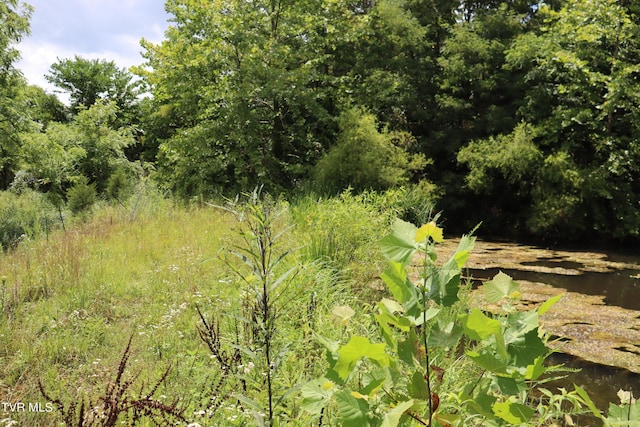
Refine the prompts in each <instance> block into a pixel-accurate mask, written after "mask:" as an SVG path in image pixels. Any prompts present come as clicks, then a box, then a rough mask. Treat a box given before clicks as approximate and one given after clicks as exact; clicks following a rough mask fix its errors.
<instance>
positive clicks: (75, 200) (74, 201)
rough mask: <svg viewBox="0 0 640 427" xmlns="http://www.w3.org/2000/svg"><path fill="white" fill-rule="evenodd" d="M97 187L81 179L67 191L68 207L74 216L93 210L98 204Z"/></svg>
mask: <svg viewBox="0 0 640 427" xmlns="http://www.w3.org/2000/svg"><path fill="white" fill-rule="evenodd" d="M96 195H97V193H96V187H95V185H94V184H89V183H88V182H87V180H86V178H84V179H79V180H78V181H77V182H76V183H75V184H74V185H73V186H72V187H71V188H69V190H67V205H68V206H69V210H71V212H72V213H74V214H79V213H83V212H86V211H88V210H89V209H91V207H92V206H93V204H94V203H95V202H96V200H97V197H96Z"/></svg>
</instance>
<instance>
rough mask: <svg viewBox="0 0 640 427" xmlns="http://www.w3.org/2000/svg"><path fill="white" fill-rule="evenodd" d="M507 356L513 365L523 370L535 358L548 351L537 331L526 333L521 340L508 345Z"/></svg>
mask: <svg viewBox="0 0 640 427" xmlns="http://www.w3.org/2000/svg"><path fill="white" fill-rule="evenodd" d="M508 348H509V354H511V355H512V358H513V364H514V365H515V366H517V367H521V368H525V367H527V366H529V365H531V364H532V363H534V362H535V360H536V358H538V357H540V356H543V355H544V354H546V353H547V352H548V351H549V349H548V348H547V346H546V345H545V344H544V341H542V339H541V338H540V336H538V330H537V329H534V330H533V331H529V332H527V333H526V334H525V335H524V337H523V339H522V340H519V341H517V342H513V343H511V344H509V347H508Z"/></svg>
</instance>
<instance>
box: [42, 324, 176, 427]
mask: <svg viewBox="0 0 640 427" xmlns="http://www.w3.org/2000/svg"><path fill="white" fill-rule="evenodd" d="M132 340H133V335H132V336H131V338H130V339H129V342H128V344H127V347H126V348H125V350H124V353H123V355H122V359H121V360H120V364H119V365H118V370H117V372H116V374H115V378H113V379H112V380H111V381H109V382H108V383H107V386H106V388H105V391H104V394H103V395H102V396H100V397H97V398H94V399H91V398H89V399H84V398H78V399H77V400H75V401H72V402H68V403H64V402H62V401H61V400H60V399H57V398H52V397H51V396H50V395H49V393H48V392H47V391H45V388H44V385H43V384H42V382H41V381H38V387H39V388H40V392H41V393H42V396H44V398H45V399H47V400H48V401H49V402H51V403H52V404H53V405H55V407H56V408H57V410H58V411H59V412H60V415H61V416H62V420H63V422H64V424H65V426H67V427H76V426H87V427H89V426H101V427H112V426H115V425H116V424H117V423H118V421H120V422H122V421H123V420H124V421H126V423H127V425H131V426H133V425H136V424H137V423H138V422H140V421H141V420H142V419H143V418H147V419H150V420H151V421H153V422H154V423H155V424H156V425H169V424H172V423H173V422H175V421H186V420H185V418H184V416H183V415H182V413H183V411H182V410H180V409H179V408H178V401H174V402H172V403H169V404H167V403H164V402H162V401H160V400H158V399H156V398H154V395H155V394H156V393H157V391H158V388H159V387H160V385H161V384H163V383H164V382H165V380H166V379H167V375H168V373H169V369H170V367H169V368H167V370H166V371H165V372H164V374H163V375H162V376H161V377H160V379H159V380H158V381H157V382H156V383H155V385H153V386H152V387H151V388H150V389H149V390H148V391H143V389H144V386H143V387H141V389H140V392H139V393H138V394H137V395H136V396H133V395H132V394H131V388H132V386H133V384H134V383H135V382H136V380H137V378H138V375H139V373H138V374H134V375H133V376H127V375H126V374H125V371H126V369H127V362H128V361H129V357H130V355H131V353H130V352H131V342H132Z"/></svg>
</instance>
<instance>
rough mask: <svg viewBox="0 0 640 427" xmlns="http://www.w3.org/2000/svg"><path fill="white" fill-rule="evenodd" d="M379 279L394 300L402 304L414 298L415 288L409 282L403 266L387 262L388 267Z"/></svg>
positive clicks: (398, 263)
mask: <svg viewBox="0 0 640 427" xmlns="http://www.w3.org/2000/svg"><path fill="white" fill-rule="evenodd" d="M380 277H381V278H382V280H383V281H384V283H386V284H387V286H388V287H389V291H390V292H391V295H393V297H394V298H395V299H396V300H398V301H400V302H401V303H403V304H404V303H405V302H407V301H409V300H410V299H411V298H415V296H416V288H415V286H414V285H413V283H411V281H410V280H409V278H408V276H407V269H406V268H405V266H404V264H402V263H400V262H395V261H389V266H388V267H387V269H386V270H385V271H384V273H382V274H381V275H380Z"/></svg>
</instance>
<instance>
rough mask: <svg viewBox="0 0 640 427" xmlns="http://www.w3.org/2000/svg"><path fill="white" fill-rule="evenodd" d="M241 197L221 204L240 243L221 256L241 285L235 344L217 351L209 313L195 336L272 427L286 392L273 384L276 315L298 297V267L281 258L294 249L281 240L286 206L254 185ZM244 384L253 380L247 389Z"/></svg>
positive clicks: (215, 326)
mask: <svg viewBox="0 0 640 427" xmlns="http://www.w3.org/2000/svg"><path fill="white" fill-rule="evenodd" d="M245 198H246V200H244V201H239V200H235V201H233V202H230V203H228V204H227V206H225V207H224V209H226V210H228V211H229V212H231V213H232V214H233V216H234V217H235V218H236V220H237V222H238V224H239V229H238V234H239V236H240V244H237V245H233V246H231V247H230V248H229V250H228V251H227V254H229V255H231V257H225V261H226V264H227V266H228V268H229V269H230V270H231V272H232V273H233V276H234V277H235V279H236V283H237V284H238V285H239V287H240V288H241V289H242V309H243V313H242V314H240V315H237V316H235V317H234V320H235V326H234V330H235V337H233V338H232V339H233V340H234V341H235V343H234V344H232V345H231V346H230V349H235V351H231V350H228V351H224V350H222V344H221V343H222V341H223V340H222V338H221V336H220V327H219V325H220V322H219V320H216V319H215V316H213V317H211V319H210V320H207V319H206V318H205V316H204V315H203V314H202V313H200V317H201V326H200V336H201V338H202V339H203V340H204V342H205V343H206V344H207V346H208V347H209V349H210V350H211V352H212V354H213V356H214V357H215V358H216V360H218V362H219V364H220V366H221V368H222V369H223V374H222V376H221V379H224V378H225V377H226V376H227V375H228V374H227V373H226V372H229V371H232V370H235V372H234V374H235V376H236V378H239V379H241V383H242V389H241V390H236V393H235V394H234V397H235V398H236V399H237V400H238V402H239V403H240V405H242V406H243V407H246V408H250V412H251V413H252V414H253V417H254V419H255V421H256V422H258V423H259V424H261V425H265V426H272V425H276V424H277V422H278V421H277V418H278V410H277V406H278V404H279V403H281V402H282V401H283V399H284V398H285V397H286V395H287V393H286V390H285V391H284V392H282V393H279V391H280V388H279V387H277V386H276V376H277V372H278V367H279V366H280V365H281V363H282V362H283V359H284V357H285V355H286V353H287V350H288V347H289V343H285V342H284V341H285V340H284V339H283V338H284V337H279V336H278V334H279V330H280V328H279V319H280V318H281V317H282V316H284V315H286V314H287V308H288V306H289V305H290V304H291V302H292V301H295V299H296V298H297V296H299V293H298V292H299V290H298V289H295V288H294V287H293V286H292V285H293V284H294V283H295V278H296V276H297V273H298V271H299V267H298V265H297V263H293V266H290V264H287V262H286V261H287V258H288V257H289V255H291V254H292V252H293V251H294V250H295V249H288V248H287V246H286V245H285V244H284V240H283V237H284V236H285V235H286V233H287V231H288V230H289V228H290V227H287V226H284V225H283V223H284V221H282V216H283V214H284V213H285V212H286V208H284V207H283V206H282V205H280V204H279V203H277V202H276V201H274V200H273V199H271V198H270V197H269V196H263V195H262V194H261V192H260V191H259V190H256V191H254V192H253V193H251V194H248V195H246V196H245ZM238 261H239V262H238ZM241 335H242V336H244V340H241V339H240V336H241ZM249 366H250V368H248V367H249ZM249 384H254V387H253V389H252V388H251V387H249ZM261 392H263V393H264V394H263V396H264V397H263V399H264V401H261V397H260V395H261Z"/></svg>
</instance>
